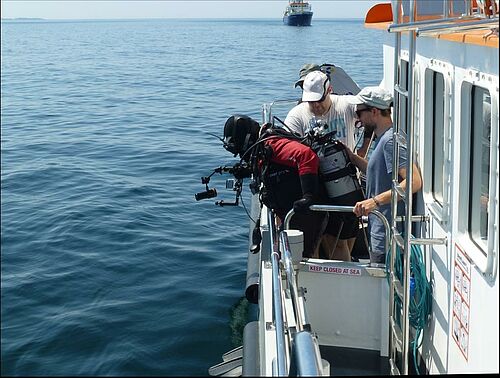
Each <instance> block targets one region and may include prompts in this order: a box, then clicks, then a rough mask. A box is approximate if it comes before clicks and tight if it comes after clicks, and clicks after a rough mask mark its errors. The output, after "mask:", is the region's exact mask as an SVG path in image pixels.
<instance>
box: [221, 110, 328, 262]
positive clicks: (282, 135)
mask: <svg viewBox="0 0 500 378" xmlns="http://www.w3.org/2000/svg"><path fill="white" fill-rule="evenodd" d="M224 148H226V150H228V151H229V152H232V153H233V154H234V155H235V156H237V155H239V156H240V157H241V159H242V160H243V161H246V162H247V163H249V164H250V165H251V167H252V172H253V176H254V180H257V185H258V187H260V200H261V202H262V203H263V204H265V205H266V206H267V207H269V208H271V209H272V210H274V211H275V213H276V215H277V216H278V217H279V218H280V220H281V221H283V220H284V218H285V215H286V214H287V213H288V211H290V209H292V208H293V209H294V211H295V213H296V214H294V216H293V217H292V219H291V222H290V227H291V228H294V229H299V230H301V231H302V232H303V233H304V253H303V256H304V257H318V245H319V241H320V237H321V235H322V233H323V230H324V228H325V226H326V222H327V217H326V216H325V213H318V212H313V211H310V210H309V206H310V205H312V204H314V203H317V202H318V200H319V178H318V171H319V158H318V156H317V155H316V153H315V152H314V151H313V150H311V148H309V147H308V146H306V145H304V144H302V143H301V142H300V138H299V137H297V136H295V135H294V134H291V133H288V132H286V131H285V130H283V129H276V128H274V127H272V126H270V125H269V124H266V125H263V126H262V128H261V127H260V125H259V123H258V122H257V121H255V120H253V119H252V118H250V117H248V116H244V115H234V116H231V117H229V119H228V120H227V121H226V124H225V126H224ZM260 183H262V184H263V185H259V184H260Z"/></svg>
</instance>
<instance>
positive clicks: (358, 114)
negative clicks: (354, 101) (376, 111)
mask: <svg viewBox="0 0 500 378" xmlns="http://www.w3.org/2000/svg"><path fill="white" fill-rule="evenodd" d="M370 110H372V108H370V107H368V108H363V109H360V108H357V109H356V115H357V116H358V118H359V117H361V113H363V112H369V111H370Z"/></svg>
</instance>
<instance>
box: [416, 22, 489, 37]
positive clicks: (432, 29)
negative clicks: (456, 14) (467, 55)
mask: <svg viewBox="0 0 500 378" xmlns="http://www.w3.org/2000/svg"><path fill="white" fill-rule="evenodd" d="M494 28H498V17H497V18H496V19H493V18H487V19H482V20H475V21H471V22H463V23H460V24H455V25H450V24H446V25H433V26H427V27H423V28H418V29H417V37H420V36H424V35H432V34H448V33H455V32H459V31H466V30H481V29H494Z"/></svg>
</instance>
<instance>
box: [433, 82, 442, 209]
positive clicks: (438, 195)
mask: <svg viewBox="0 0 500 378" xmlns="http://www.w3.org/2000/svg"><path fill="white" fill-rule="evenodd" d="M432 91H433V96H432V132H431V133H432V157H431V159H430V160H431V164H432V178H431V192H432V194H433V197H434V200H435V201H436V202H437V203H439V205H441V206H443V190H444V166H445V164H444V163H445V162H444V159H445V156H444V147H445V141H444V128H445V125H444V118H445V117H444V93H445V86H444V76H443V74H442V73H440V72H433V73H432Z"/></svg>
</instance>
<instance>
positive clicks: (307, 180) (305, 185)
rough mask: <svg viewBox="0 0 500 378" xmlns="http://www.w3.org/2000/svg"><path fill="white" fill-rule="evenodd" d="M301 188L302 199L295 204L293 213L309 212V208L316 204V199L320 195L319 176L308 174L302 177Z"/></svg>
mask: <svg viewBox="0 0 500 378" xmlns="http://www.w3.org/2000/svg"><path fill="white" fill-rule="evenodd" d="M300 186H301V187H302V198H301V199H298V200H297V201H295V202H294V203H293V211H295V212H296V213H299V212H303V211H306V210H309V206H311V205H312V204H314V199H315V197H316V196H317V194H318V175H315V174H312V173H308V174H305V175H302V176H300Z"/></svg>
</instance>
